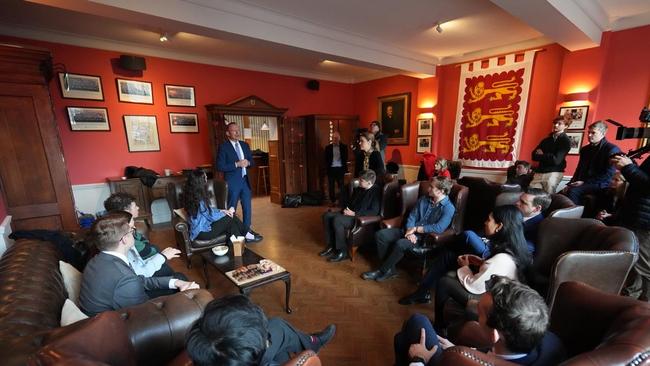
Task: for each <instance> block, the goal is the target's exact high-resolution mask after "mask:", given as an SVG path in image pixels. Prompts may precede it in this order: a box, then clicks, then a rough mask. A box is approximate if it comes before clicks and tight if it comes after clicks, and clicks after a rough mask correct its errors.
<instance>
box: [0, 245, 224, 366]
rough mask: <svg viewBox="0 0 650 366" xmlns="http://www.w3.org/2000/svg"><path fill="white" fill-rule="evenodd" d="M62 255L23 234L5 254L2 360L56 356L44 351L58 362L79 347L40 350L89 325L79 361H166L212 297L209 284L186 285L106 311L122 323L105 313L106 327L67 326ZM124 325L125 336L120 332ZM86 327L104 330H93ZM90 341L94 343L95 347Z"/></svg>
mask: <svg viewBox="0 0 650 366" xmlns="http://www.w3.org/2000/svg"><path fill="white" fill-rule="evenodd" d="M59 260H60V255H59V252H58V251H57V249H56V248H55V246H54V245H53V244H52V243H50V242H45V241H40V240H18V241H16V243H15V244H14V245H13V246H12V247H10V248H9V249H8V250H7V251H6V252H5V253H4V255H3V256H2V259H0V363H1V364H2V365H5V366H13V365H25V364H32V365H43V364H54V363H53V362H54V361H56V360H57V358H56V357H55V358H52V357H49V358H48V357H45V356H44V355H47V354H49V355H50V356H52V355H55V356H56V355H58V356H57V357H59V359H58V361H61V360H60V357H62V356H61V355H70V354H71V353H74V351H75V348H74V347H73V348H72V349H71V348H70V347H68V348H66V352H61V351H60V350H58V349H54V350H53V352H50V353H47V352H45V353H43V352H39V350H41V351H42V350H43V348H44V347H47V346H48V345H52V344H55V343H56V342H57V341H58V340H61V339H70V338H75V337H74V335H75V333H76V332H82V331H83V330H84V329H86V333H83V334H86V336H85V337H83V338H82V339H81V340H80V342H78V343H79V344H81V345H83V347H82V346H79V351H80V352H81V351H84V352H85V356H84V357H83V359H85V360H86V362H85V363H82V364H87V365H93V364H110V365H128V364H155V365H159V364H164V363H165V362H167V361H169V360H171V359H172V358H173V357H175V356H176V355H177V354H178V353H179V352H180V351H181V350H182V349H183V346H184V343H185V334H186V333H187V331H188V329H189V328H190V326H191V325H192V323H193V322H194V321H195V320H196V319H198V318H199V317H200V316H201V313H202V312H203V309H204V307H205V305H206V304H207V303H208V302H210V300H212V295H211V294H210V293H209V292H207V291H206V290H192V291H186V292H182V293H178V294H175V295H172V296H166V297H161V298H158V299H154V300H151V301H149V302H147V303H144V304H141V305H138V306H134V307H129V308H125V309H122V310H120V311H119V312H108V313H106V314H109V315H106V316H104V317H105V318H109V320H110V319H113V323H114V321H115V320H116V319H117V320H119V322H118V323H119V324H112V325H106V324H107V323H106V322H105V320H103V319H98V320H99V321H102V322H100V325H101V324H104V325H106V326H97V321H98V320H97V319H96V318H97V317H95V318H91V319H86V320H82V321H80V322H77V323H75V324H72V325H69V326H67V327H63V328H62V327H60V326H59V324H60V317H61V308H62V307H63V303H64V302H65V299H66V298H67V297H68V295H67V292H66V290H65V287H64V284H63V279H62V277H61V273H60V272H59ZM120 327H122V328H123V329H124V330H125V331H126V336H123V337H119V336H118V335H117V334H119V332H118V333H116V332H117V331H118V330H119V329H118V328H120ZM87 328H90V329H103V330H104V331H103V332H99V331H97V332H95V331H93V332H88V331H87ZM87 334H90V336H87ZM67 344H68V345H69V342H68V343H67ZM92 344H95V345H97V347H90V345H92ZM117 346H124V347H127V348H124V347H118V349H121V348H123V350H121V351H119V352H117V354H116V353H115V352H114V353H112V354H107V352H106V350H107V349H111V348H114V347H117ZM129 347H131V348H132V349H131V348H129ZM45 350H47V348H45ZM51 351H52V350H51ZM37 353H38V354H39V356H37ZM82 353H83V352H82ZM41 356H43V357H45V358H41ZM44 360H50V362H46V361H44ZM111 360H114V362H111ZM95 361H100V362H102V363H95ZM64 363H65V364H68V365H69V364H79V363H75V362H70V363H68V362H64Z"/></svg>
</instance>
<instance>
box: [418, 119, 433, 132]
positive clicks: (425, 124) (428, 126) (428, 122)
mask: <svg viewBox="0 0 650 366" xmlns="http://www.w3.org/2000/svg"><path fill="white" fill-rule="evenodd" d="M432 134H433V119H419V120H418V136H422V135H424V136H431V135H432Z"/></svg>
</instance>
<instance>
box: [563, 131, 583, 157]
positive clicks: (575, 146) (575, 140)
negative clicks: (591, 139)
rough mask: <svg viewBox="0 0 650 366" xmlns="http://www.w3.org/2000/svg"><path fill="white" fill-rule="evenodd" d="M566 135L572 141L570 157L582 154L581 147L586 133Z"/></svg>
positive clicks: (568, 133) (569, 133)
mask: <svg viewBox="0 0 650 366" xmlns="http://www.w3.org/2000/svg"><path fill="white" fill-rule="evenodd" d="M566 135H567V136H568V137H569V140H570V141H571V150H569V155H578V154H580V147H581V146H582V137H583V136H584V133H583V132H582V131H580V132H567V133H566Z"/></svg>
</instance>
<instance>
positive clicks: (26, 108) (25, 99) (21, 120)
mask: <svg viewBox="0 0 650 366" xmlns="http://www.w3.org/2000/svg"><path fill="white" fill-rule="evenodd" d="M0 183H1V187H0V188H1V190H2V195H3V196H4V200H5V203H6V205H7V211H8V214H9V215H11V216H12V225H11V226H12V228H13V229H14V230H29V229H52V230H74V229H77V228H78V227H79V226H78V224H77V219H76V215H75V210H74V203H73V199H72V192H71V189H70V184H69V182H68V175H67V171H66V167H65V161H64V158H63V152H62V150H61V142H60V140H59V134H58V131H57V127H56V122H55V120H54V114H53V112H52V104H51V101H50V94H49V91H48V89H47V87H46V86H45V85H44V84H43V85H36V84H18V83H5V82H0Z"/></svg>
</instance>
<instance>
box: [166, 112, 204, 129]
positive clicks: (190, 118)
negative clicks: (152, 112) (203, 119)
mask: <svg viewBox="0 0 650 366" xmlns="http://www.w3.org/2000/svg"><path fill="white" fill-rule="evenodd" d="M169 129H170V131H171V133H198V132H199V115H198V114H196V113H173V112H170V113H169Z"/></svg>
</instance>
